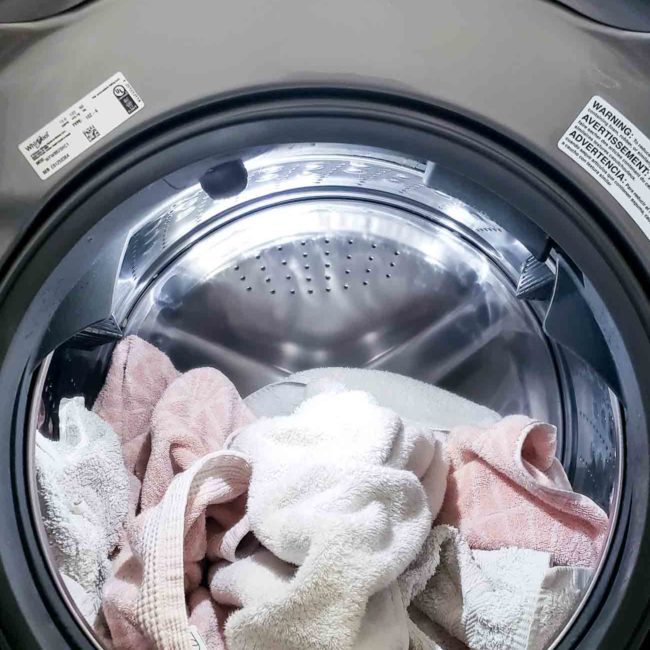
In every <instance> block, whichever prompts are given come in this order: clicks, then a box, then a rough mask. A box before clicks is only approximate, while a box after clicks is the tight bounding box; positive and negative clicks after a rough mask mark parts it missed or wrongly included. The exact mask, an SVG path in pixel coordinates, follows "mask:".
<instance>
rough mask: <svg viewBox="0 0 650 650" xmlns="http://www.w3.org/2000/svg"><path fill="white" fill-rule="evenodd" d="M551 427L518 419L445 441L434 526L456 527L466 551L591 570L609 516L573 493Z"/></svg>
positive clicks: (454, 434) (462, 430)
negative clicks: (532, 557)
mask: <svg viewBox="0 0 650 650" xmlns="http://www.w3.org/2000/svg"><path fill="white" fill-rule="evenodd" d="M555 445H556V430H555V427H553V426H551V425H549V424H543V423H541V422H535V421H533V420H530V419H529V418H527V417H524V416H521V415H514V416H509V417H506V418H504V419H503V420H501V421H500V422H498V423H497V424H495V425H493V426H490V427H486V428H478V427H458V428H457V429H454V430H453V431H452V432H451V433H450V434H449V436H448V438H447V453H448V457H449V461H450V472H449V479H448V484H447V492H446V494H445V499H444V503H443V506H442V509H441V511H440V514H439V515H438V519H437V521H436V523H438V524H449V525H451V526H455V527H457V528H458V529H459V530H460V532H461V533H462V534H463V536H464V537H465V538H466V539H467V542H468V544H469V545H470V547H471V548H477V549H487V550H493V549H497V548H502V547H504V546H517V547H520V548H528V549H535V550H538V551H548V552H550V553H551V554H552V556H553V562H554V564H558V565H564V566H583V567H593V566H595V565H596V563H597V561H598V558H599V556H600V552H601V549H602V547H603V544H604V542H605V538H606V535H607V527H608V522H607V515H606V514H605V513H604V512H603V511H602V510H601V509H600V508H599V507H598V506H597V505H596V504H595V503H594V502H593V501H591V499H589V498H588V497H586V496H583V495H581V494H577V493H575V492H573V491H572V489H571V485H570V483H569V481H568V479H567V477H566V474H565V473H564V470H563V469H562V465H561V464H560V463H559V461H558V460H557V459H556V458H555Z"/></svg>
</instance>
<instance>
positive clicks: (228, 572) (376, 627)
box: [208, 549, 409, 650]
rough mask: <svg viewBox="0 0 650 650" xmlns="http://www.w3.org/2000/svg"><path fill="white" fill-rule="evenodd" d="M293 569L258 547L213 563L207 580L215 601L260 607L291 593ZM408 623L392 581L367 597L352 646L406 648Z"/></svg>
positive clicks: (361, 649)
mask: <svg viewBox="0 0 650 650" xmlns="http://www.w3.org/2000/svg"><path fill="white" fill-rule="evenodd" d="M296 571H297V567H296V566H295V565H293V564H289V563H287V562H283V561H282V560H280V559H278V558H277V557H275V555H273V553H271V552H270V551H267V550H266V549H260V550H259V551H257V552H255V553H253V554H252V555H250V556H248V557H246V558H243V559H240V560H238V561H237V562H235V563H234V564H228V563H225V562H224V563H221V564H220V565H214V566H213V567H212V569H211V574H210V576H209V577H208V580H209V583H210V588H211V592H212V595H213V596H214V599H215V600H216V601H217V602H219V603H221V604H223V605H228V606H233V607H237V608H241V607H245V608H249V609H252V608H264V607H265V603H268V602H269V601H273V602H276V603H280V602H281V601H282V600H284V599H287V598H291V597H292V595H291V592H292V590H293V589H294V587H295V585H294V579H295V575H296ZM311 615H313V613H310V614H309V616H311ZM408 624H409V621H408V618H407V615H406V609H405V607H404V604H403V601H402V597H401V593H400V591H399V588H398V587H397V583H396V582H394V583H393V584H392V585H391V586H390V587H388V588H386V589H382V590H381V591H379V592H378V593H376V594H374V595H372V596H371V597H370V599H369V600H368V605H367V607H366V611H365V613H364V615H363V619H362V622H361V626H360V630H359V633H358V635H357V637H356V639H355V641H354V644H353V646H352V647H353V648H354V650H382V649H384V648H385V649H386V650H406V648H407V647H408V639H409V629H408ZM255 647H257V646H255Z"/></svg>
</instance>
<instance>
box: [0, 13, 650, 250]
mask: <svg viewBox="0 0 650 650" xmlns="http://www.w3.org/2000/svg"><path fill="white" fill-rule="evenodd" d="M0 40H1V42H2V43H3V47H2V50H0V86H1V87H2V88H3V89H4V98H5V101H4V102H3V105H2V107H0V112H1V119H2V124H3V133H4V138H3V140H4V145H3V147H2V150H1V151H0V168H1V169H2V174H0V213H1V214H2V215H3V216H2V219H1V220H0V256H3V257H6V256H8V255H9V252H10V250H11V249H12V248H13V246H14V245H15V243H16V242H17V240H18V239H19V237H20V235H21V234H24V233H25V232H26V230H27V229H28V228H29V226H30V224H31V222H32V220H33V219H34V215H35V213H36V212H37V211H38V209H39V208H41V207H42V206H43V205H44V204H45V203H46V201H47V199H48V198H49V197H50V196H52V194H53V193H54V192H55V191H56V190H57V189H58V188H60V187H61V186H63V185H64V184H65V182H66V181H68V180H71V179H72V178H73V177H74V176H75V175H76V174H78V173H80V172H81V171H82V170H83V169H84V168H85V167H87V166H88V165H89V164H90V163H92V162H95V161H97V160H100V159H101V158H102V154H107V155H108V154H109V153H110V151H111V149H112V148H113V147H114V146H115V145H116V144H118V143H120V142H122V141H124V140H125V139H126V138H127V137H128V136H134V135H136V134H137V133H138V132H139V131H140V130H141V129H143V128H146V127H147V126H151V125H154V124H156V123H159V122H160V121H161V120H164V119H166V118H173V116H174V115H175V114H178V112H179V111H180V110H182V109H187V108H190V107H193V106H195V107H196V106H199V105H202V104H205V102H206V101H208V100H218V99H225V98H229V97H234V96H238V95H242V94H245V93H251V92H256V91H261V90H268V89H273V88H276V89H277V88H301V87H302V88H304V87H310V88H346V89H349V90H354V91H364V90H372V91H377V92H381V93H389V94H391V95H394V96H397V97H401V98H412V99H417V100H423V101H425V102H427V103H431V104H433V105H436V106H440V107H444V108H448V109H450V110H452V111H455V112H457V113H458V114H460V115H462V116H467V117H469V118H472V119H475V120H476V121H477V122H478V123H479V124H482V125H484V126H486V127H488V128H490V129H495V130H496V131H497V132H498V133H499V134H503V135H504V136H506V137H508V138H510V139H512V140H513V141H514V142H516V143H517V144H518V145H520V146H523V147H525V148H526V149H528V150H529V151H530V152H532V153H534V154H536V155H538V156H540V157H541V158H542V159H543V160H545V161H546V162H548V163H550V164H552V165H553V167H554V168H555V169H557V170H558V171H559V172H560V173H562V174H564V175H566V177H567V178H568V179H571V180H572V181H573V182H575V183H576V184H578V185H579V186H580V187H581V188H582V189H583V190H584V191H586V192H588V193H589V194H590V195H591V196H592V198H593V199H594V200H595V201H597V202H598V203H599V204H601V205H602V206H603V207H604V208H605V209H606V211H607V212H608V213H610V214H611V215H612V218H613V219H614V220H615V223H616V227H617V228H619V229H620V230H621V232H622V233H624V235H625V236H627V238H628V240H630V241H632V242H638V246H639V251H640V252H639V254H640V255H642V254H643V253H644V252H647V251H648V249H649V247H648V242H647V241H645V240H644V238H643V237H641V236H640V233H639V229H638V227H637V226H636V224H635V223H634V222H633V221H632V219H630V217H629V215H628V214H627V213H626V212H625V211H624V210H623V209H622V208H621V207H620V206H619V204H618V203H617V202H616V201H614V200H613V199H612V197H611V196H610V195H609V193H608V192H606V191H605V190H604V189H602V187H601V186H600V185H599V184H598V183H596V182H595V181H594V180H593V179H592V178H591V177H590V176H589V175H588V174H587V173H586V172H584V171H583V170H582V169H581V168H580V167H579V166H578V165H577V164H576V163H575V162H573V161H572V160H570V159H569V158H568V156H566V154H564V153H563V152H561V151H559V150H558V147H557V143H558V140H559V139H560V137H561V135H562V133H563V132H564V131H565V130H566V128H567V127H568V126H569V124H571V122H572V120H573V119H574V118H575V116H576V115H577V114H578V112H579V111H580V110H581V109H582V108H583V107H584V106H585V104H586V103H587V102H588V100H589V99H590V98H591V97H592V96H594V95H599V96H602V97H603V98H605V99H606V100H608V101H610V102H611V103H612V104H613V105H614V106H616V107H617V108H618V109H619V110H621V111H622V112H623V113H624V114H625V115H626V116H627V117H628V118H629V119H630V120H631V121H632V122H634V123H635V124H636V125H637V126H638V127H639V128H640V129H641V130H643V131H645V132H646V133H650V115H649V114H648V111H647V106H648V103H649V102H650V70H649V69H648V65H647V61H648V60H650V38H649V37H648V36H647V35H644V34H632V33H626V32H622V31H619V30H616V29H612V28H607V27H603V26H601V25H599V24H597V23H594V22H591V21H589V20H588V19H585V18H583V17H580V16H578V15H576V14H573V13H572V12H570V11H568V10H566V9H564V8H562V7H560V6H558V5H554V4H550V3H546V2H539V1H538V0H526V1H525V2H521V1H518V0H496V1H495V2H490V3H484V2H480V1H478V0H460V1H458V0H454V1H451V0H449V1H447V0H444V1H443V0H441V1H438V2H425V1H423V0H417V1H416V0H407V1H406V2H400V3H397V2H393V1H392V0H381V1H379V2H377V1H375V0H372V1H371V0H361V1H359V2H354V3H349V2H344V1H343V0H334V1H333V2H330V3H325V4H322V3H308V2H300V1H299V0H286V1H285V2H281V3H268V2H264V1H263V0H244V1H242V2H237V3H231V4H230V5H229V6H228V7H227V8H224V7H223V5H221V4H220V3H214V2H207V1H201V2H196V3H193V4H192V7H191V10H190V11H188V7H187V6H185V5H183V4H182V3H178V2H161V1H160V0H139V1H138V2H130V1H129V0H112V1H110V2H98V3H91V4H88V5H85V6H84V7H82V8H80V9H78V10H75V11H71V12H69V13H65V14H62V15H60V16H58V17H54V18H51V19H47V20H43V21H38V22H36V23H31V24H26V25H22V24H21V25H7V26H4V27H2V28H0ZM118 71H119V72H121V73H123V74H124V75H125V77H126V79H128V81H129V82H130V83H131V84H132V85H133V87H134V88H135V90H136V92H137V93H138V94H139V95H140V97H141V98H142V100H143V102H144V108H143V109H142V110H140V111H138V112H137V113H136V114H135V115H133V116H132V117H131V118H130V119H128V121H126V122H125V123H124V124H122V125H121V126H119V127H117V128H116V129H115V130H114V131H112V132H111V133H109V134H108V135H106V136H105V137H104V138H102V139H101V140H100V141H98V142H97V144H95V145H94V146H92V147H91V148H89V149H88V150H87V151H86V152H85V153H83V154H81V155H80V156H79V157H77V158H76V159H74V160H72V161H71V162H69V163H67V164H66V165H64V166H63V165H62V166H61V168H60V170H59V171H57V172H56V173H55V174H53V175H52V176H51V177H50V178H49V179H48V180H45V181H42V180H41V179H40V178H39V177H38V176H37V175H36V173H35V172H34V171H33V170H32V169H31V168H30V167H29V164H28V163H27V161H26V160H25V158H24V157H23V156H22V154H21V153H20V152H19V151H18V145H19V144H20V143H21V142H23V141H24V140H25V139H26V138H28V137H29V136H31V135H32V134H33V133H34V132H36V131H37V130H38V129H40V128H41V127H43V126H44V125H46V124H47V123H48V122H50V121H51V120H52V119H53V118H55V117H56V116H57V115H59V114H60V113H61V112H62V111H65V110H66V109H68V108H69V107H70V106H72V105H74V104H75V103H76V102H78V101H79V100H80V99H81V98H83V97H84V96H85V95H86V94H87V93H89V92H90V91H91V90H92V89H93V88H96V87H97V86H98V85H99V84H101V83H102V82H103V81H105V80H106V79H108V78H110V77H111V76H112V75H114V74H115V73H116V72H118ZM495 137H498V136H496V135H495Z"/></svg>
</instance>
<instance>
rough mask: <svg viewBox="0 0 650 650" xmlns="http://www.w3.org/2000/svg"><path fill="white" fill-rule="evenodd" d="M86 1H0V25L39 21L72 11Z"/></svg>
mask: <svg viewBox="0 0 650 650" xmlns="http://www.w3.org/2000/svg"><path fill="white" fill-rule="evenodd" d="M86 1H87V0H0V23H17V22H22V21H30V20H40V19H41V18H47V17H49V16H54V15H56V14H59V13H61V12H62V11H66V10H68V9H72V8H73V7H76V6H78V5H80V4H83V3H84V2H86Z"/></svg>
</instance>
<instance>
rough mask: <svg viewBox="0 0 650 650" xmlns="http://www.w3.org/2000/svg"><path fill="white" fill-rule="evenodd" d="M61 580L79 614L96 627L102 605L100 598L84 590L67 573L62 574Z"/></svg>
mask: <svg viewBox="0 0 650 650" xmlns="http://www.w3.org/2000/svg"><path fill="white" fill-rule="evenodd" d="M61 580H63V584H64V585H65V588H66V590H67V592H68V595H69V596H70V598H72V600H73V602H74V604H75V605H76V606H77V609H78V610H79V613H80V614H81V615H82V616H83V617H84V619H85V620H86V621H87V622H88V623H89V624H91V625H94V623H95V619H96V618H97V612H98V611H99V607H100V605H101V600H100V599H99V596H98V595H97V594H96V593H91V592H89V591H87V590H86V589H84V588H83V587H82V586H81V585H80V584H79V583H78V582H77V581H76V580H73V579H72V578H70V577H69V576H67V575H65V573H62V574H61Z"/></svg>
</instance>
